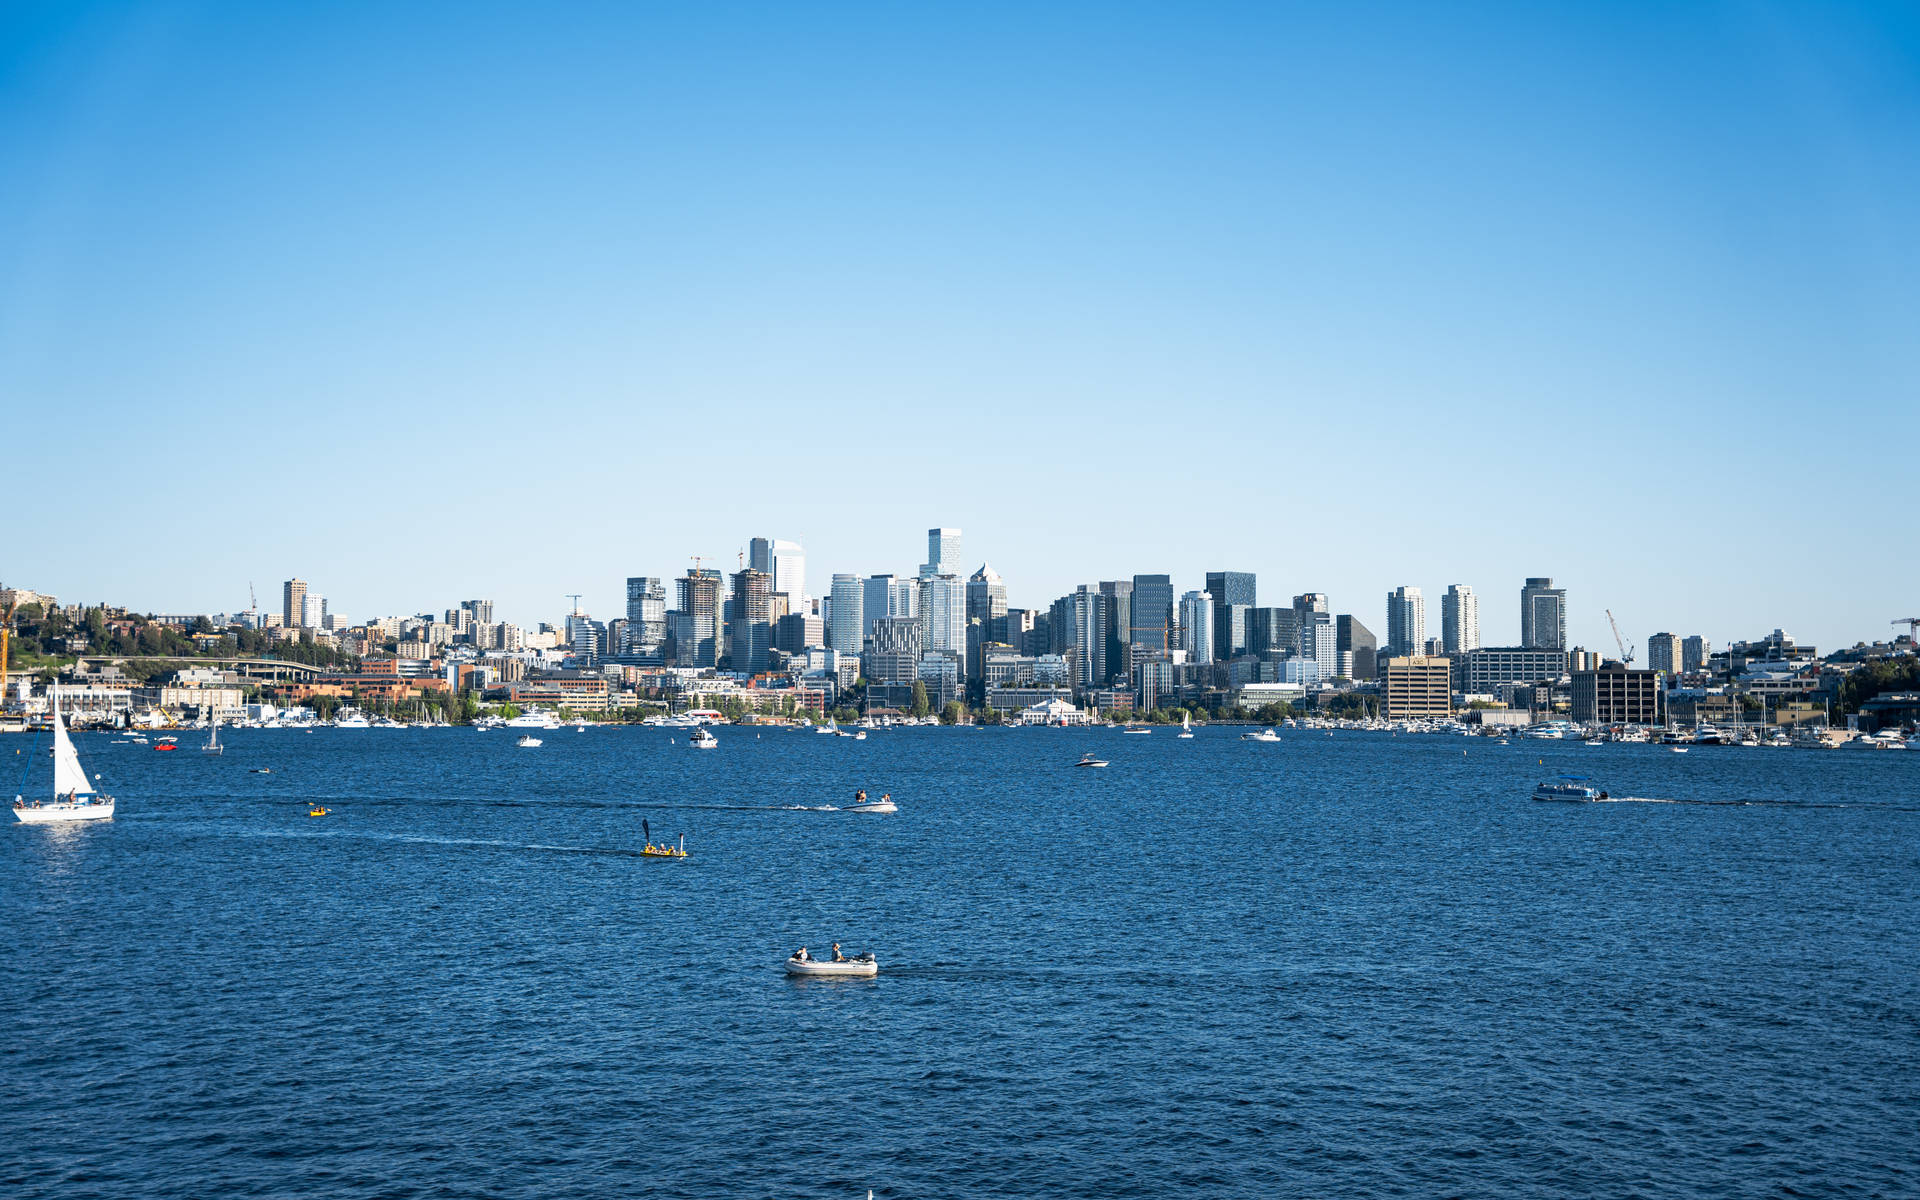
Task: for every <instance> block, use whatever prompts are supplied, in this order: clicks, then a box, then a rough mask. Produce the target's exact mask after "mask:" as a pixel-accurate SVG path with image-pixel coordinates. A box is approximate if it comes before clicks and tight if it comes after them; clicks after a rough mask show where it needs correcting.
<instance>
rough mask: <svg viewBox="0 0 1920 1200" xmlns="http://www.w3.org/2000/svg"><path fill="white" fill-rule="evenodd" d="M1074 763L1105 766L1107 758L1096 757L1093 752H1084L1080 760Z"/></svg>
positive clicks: (1077, 764) (1083, 765) (1082, 765)
mask: <svg viewBox="0 0 1920 1200" xmlns="http://www.w3.org/2000/svg"><path fill="white" fill-rule="evenodd" d="M1073 765H1074V766H1076V767H1104V766H1106V765H1107V760H1106V759H1104V758H1095V757H1094V756H1093V755H1092V754H1082V755H1081V756H1080V761H1079V762H1077V763H1075V764H1073Z"/></svg>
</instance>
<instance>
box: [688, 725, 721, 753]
mask: <svg viewBox="0 0 1920 1200" xmlns="http://www.w3.org/2000/svg"><path fill="white" fill-rule="evenodd" d="M719 744H720V739H719V738H717V737H715V736H713V734H712V733H710V732H708V731H707V728H706V726H704V725H702V726H701V727H699V728H698V729H695V730H694V731H693V736H692V737H690V738H688V739H687V745H689V746H692V747H693V748H694V749H695V750H711V749H713V748H714V747H715V746H718V745H719Z"/></svg>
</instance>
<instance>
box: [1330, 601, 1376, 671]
mask: <svg viewBox="0 0 1920 1200" xmlns="http://www.w3.org/2000/svg"><path fill="white" fill-rule="evenodd" d="M1333 631H1334V635H1333V644H1334V649H1335V651H1336V652H1337V653H1340V654H1343V655H1351V656H1352V661H1351V662H1350V663H1349V664H1348V665H1347V667H1346V669H1344V670H1343V671H1342V672H1341V674H1343V675H1345V676H1346V677H1347V678H1348V679H1372V678H1374V677H1375V675H1376V674H1377V672H1376V670H1375V665H1374V658H1375V655H1376V654H1377V653H1378V651H1379V649H1380V642H1379V640H1378V639H1376V638H1375V637H1374V636H1373V631H1372V630H1371V629H1368V628H1367V627H1366V626H1365V625H1362V624H1361V623H1360V619H1359V618H1358V617H1356V616H1354V615H1353V614H1351V613H1342V614H1340V616H1338V617H1336V618H1335V619H1334V622H1333Z"/></svg>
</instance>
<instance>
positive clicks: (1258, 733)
mask: <svg viewBox="0 0 1920 1200" xmlns="http://www.w3.org/2000/svg"><path fill="white" fill-rule="evenodd" d="M1240 740H1241V741H1243V742H1277V741H1279V740H1280V734H1279V733H1278V732H1276V731H1275V730H1274V728H1273V726H1271V725H1269V726H1267V727H1266V728H1265V729H1256V730H1254V731H1253V732H1252V733H1243V734H1241V735H1240Z"/></svg>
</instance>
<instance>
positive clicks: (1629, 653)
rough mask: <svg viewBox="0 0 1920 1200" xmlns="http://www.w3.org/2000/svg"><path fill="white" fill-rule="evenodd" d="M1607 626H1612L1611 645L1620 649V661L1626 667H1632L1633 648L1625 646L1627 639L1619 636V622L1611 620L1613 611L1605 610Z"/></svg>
mask: <svg viewBox="0 0 1920 1200" xmlns="http://www.w3.org/2000/svg"><path fill="white" fill-rule="evenodd" d="M1606 613H1607V624H1609V625H1611V626H1613V644H1614V645H1616V646H1618V647H1620V661H1621V662H1623V663H1625V664H1626V665H1627V666H1629V667H1630V666H1632V665H1633V648H1632V647H1631V646H1629V645H1627V639H1625V638H1623V637H1621V636H1620V622H1618V621H1616V620H1614V619H1613V610H1612V609H1610V608H1609V609H1607V610H1606Z"/></svg>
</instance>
